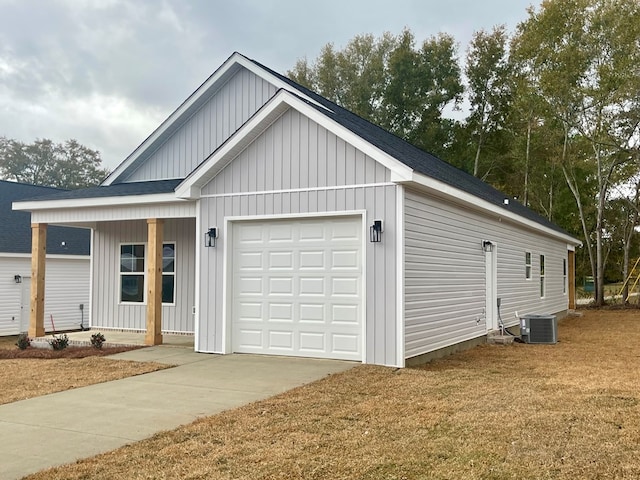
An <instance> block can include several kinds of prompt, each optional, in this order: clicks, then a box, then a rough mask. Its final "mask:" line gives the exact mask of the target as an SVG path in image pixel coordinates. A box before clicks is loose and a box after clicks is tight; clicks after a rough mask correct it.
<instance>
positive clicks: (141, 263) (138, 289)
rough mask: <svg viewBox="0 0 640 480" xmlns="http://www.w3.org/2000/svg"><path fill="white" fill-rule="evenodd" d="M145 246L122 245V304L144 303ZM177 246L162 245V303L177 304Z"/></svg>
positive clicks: (139, 244)
mask: <svg viewBox="0 0 640 480" xmlns="http://www.w3.org/2000/svg"><path fill="white" fill-rule="evenodd" d="M145 253H146V248H145V244H143V243H138V244H122V245H120V302H121V303H144V301H145V295H144V292H145V280H146V278H145V277H146V269H145V265H146V258H145ZM175 264H176V244H175V243H163V244H162V303H163V304H174V303H175V290H176V265H175Z"/></svg>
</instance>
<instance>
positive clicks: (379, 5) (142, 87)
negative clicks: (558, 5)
mask: <svg viewBox="0 0 640 480" xmlns="http://www.w3.org/2000/svg"><path fill="white" fill-rule="evenodd" d="M531 3H532V2H531V1H530V0H449V1H441V0H357V1H355V0H354V1H351V0H324V1H317V2H306V1H304V0H271V1H269V0H227V1H219V0H0V136H5V137H8V138H15V139H17V140H21V141H23V142H27V143H30V142H32V141H33V140H35V139H36V138H50V139H52V140H54V141H56V142H59V141H64V140H67V139H70V138H75V139H77V140H78V141H79V142H80V143H82V144H84V145H87V146H89V147H91V148H94V149H96V150H99V151H100V152H101V153H102V158H103V163H104V165H105V166H107V167H108V168H110V169H113V168H114V167H115V166H116V165H117V164H118V163H120V162H121V161H122V160H123V159H124V158H125V157H126V156H127V155H128V154H129V153H131V151H133V149H134V148H135V147H136V146H138V145H139V144H140V143H141V142H142V141H143V140H144V139H145V138H146V137H147V136H148V135H149V134H150V133H151V132H152V131H153V130H154V129H155V128H156V127H157V126H158V125H159V124H160V122H162V120H164V119H165V118H166V117H167V116H168V115H169V114H170V113H171V112H172V111H173V110H174V109H175V108H176V107H177V106H178V105H179V104H180V103H181V102H182V101H183V100H184V99H186V97H187V96H188V95H190V94H191V93H192V92H193V91H194V90H195V89H196V88H197V87H198V86H199V85H200V84H201V83H202V82H203V81H204V80H205V79H206V78H207V77H208V76H209V75H210V74H211V73H212V72H213V71H214V70H215V69H216V68H217V67H218V66H220V64H221V63H222V62H224V60H225V59H226V58H227V57H229V55H231V54H232V53H233V52H234V51H238V52H240V53H242V54H244V55H246V56H248V57H250V58H253V59H255V60H257V61H259V62H261V63H263V64H265V65H267V66H269V67H271V68H273V69H274V70H277V71H279V72H281V73H285V72H286V71H287V70H288V69H290V68H292V67H293V65H294V64H295V61H296V60H297V59H298V58H301V57H305V56H306V57H307V58H308V59H309V60H310V61H311V60H313V59H315V58H316V57H317V55H318V54H319V52H320V49H321V48H322V46H323V45H325V44H326V43H328V42H332V43H333V44H334V45H335V46H336V48H341V47H343V46H344V45H345V44H346V43H347V42H348V41H349V40H350V39H351V38H353V37H354V36H355V35H357V34H363V33H372V34H374V35H375V36H379V35H381V34H382V33H383V32H385V31H389V32H391V33H393V34H398V33H400V32H401V31H402V29H403V28H404V27H408V28H410V29H411V30H412V31H413V33H414V34H415V36H416V40H417V41H418V42H422V40H424V39H425V38H427V37H429V36H431V35H435V34H437V33H438V32H446V33H449V34H451V35H453V36H454V37H455V38H456V39H457V40H458V42H459V43H460V46H459V56H460V58H464V55H465V50H466V47H467V44H468V42H469V39H470V38H471V34H472V33H473V32H474V31H476V30H479V29H487V30H488V29H491V27H493V26H494V25H497V24H506V25H507V27H508V29H509V30H513V28H514V27H515V26H516V25H517V23H518V22H521V21H522V20H524V19H525V18H526V17H527V11H526V9H527V7H528V6H529V5H530V4H531ZM534 3H535V4H537V2H534Z"/></svg>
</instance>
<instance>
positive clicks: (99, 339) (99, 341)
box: [91, 332, 105, 349]
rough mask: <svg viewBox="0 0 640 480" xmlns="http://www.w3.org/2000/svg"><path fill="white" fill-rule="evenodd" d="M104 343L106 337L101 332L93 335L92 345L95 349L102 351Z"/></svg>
mask: <svg viewBox="0 0 640 480" xmlns="http://www.w3.org/2000/svg"><path fill="white" fill-rule="evenodd" d="M104 342H105V338H104V335H103V334H101V333H100V332H98V333H94V334H93V335H91V345H93V347H94V348H97V349H101V348H102V345H103V344H104Z"/></svg>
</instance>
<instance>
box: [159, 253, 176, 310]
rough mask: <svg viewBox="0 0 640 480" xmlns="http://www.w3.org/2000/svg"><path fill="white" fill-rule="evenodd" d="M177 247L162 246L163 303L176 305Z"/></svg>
mask: <svg viewBox="0 0 640 480" xmlns="http://www.w3.org/2000/svg"><path fill="white" fill-rule="evenodd" d="M175 266H176V245H175V243H165V244H163V245H162V303H175V286H176V268H175Z"/></svg>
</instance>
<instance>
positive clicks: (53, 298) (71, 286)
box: [0, 257, 89, 335]
mask: <svg viewBox="0 0 640 480" xmlns="http://www.w3.org/2000/svg"><path fill="white" fill-rule="evenodd" d="M45 274H46V277H45V306H44V310H45V313H44V314H45V318H44V327H45V330H46V331H47V332H51V331H53V330H54V328H55V330H56V331H62V330H76V329H79V328H80V324H81V322H82V320H83V313H82V312H81V311H80V304H83V305H84V326H85V327H86V326H88V324H89V317H88V315H89V259H88V258H73V257H70V258H69V259H64V258H48V259H47V261H46V266H45ZM15 275H21V276H22V277H23V279H24V280H25V281H28V278H29V277H30V276H31V259H30V258H27V257H24V258H7V257H0V335H15V334H17V333H19V331H20V302H21V292H22V287H23V285H22V284H16V283H15V281H14V276H15ZM25 308H26V309H27V315H28V310H29V305H28V299H27V304H26V305H25ZM52 318H53V322H52Z"/></svg>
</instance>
